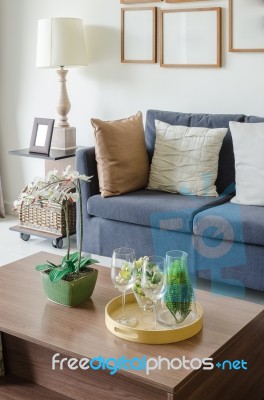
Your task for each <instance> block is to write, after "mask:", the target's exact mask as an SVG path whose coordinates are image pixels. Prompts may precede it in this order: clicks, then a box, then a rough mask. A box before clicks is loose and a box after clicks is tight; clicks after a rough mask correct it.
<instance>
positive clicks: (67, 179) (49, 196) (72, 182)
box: [14, 166, 98, 307]
mask: <svg viewBox="0 0 264 400" xmlns="http://www.w3.org/2000/svg"><path fill="white" fill-rule="evenodd" d="M90 179H91V177H89V176H86V175H80V174H79V173H78V172H77V171H71V170H70V166H69V167H67V168H66V170H65V171H64V172H63V173H62V174H61V175H59V174H58V171H56V170H53V171H50V172H48V174H47V176H46V177H45V178H44V179H40V178H36V179H35V180H34V182H33V183H31V184H30V185H28V186H27V188H26V190H24V191H23V193H22V194H21V195H20V197H19V199H18V200H17V201H15V202H14V208H15V209H16V210H21V208H22V207H31V206H34V205H37V206H38V207H50V206H52V205H54V204H56V205H59V206H60V207H61V208H62V210H63V215H64V217H65V225H66V238H67V252H66V255H65V256H64V257H63V258H62V260H61V262H60V264H57V265H56V264H54V263H52V262H50V261H47V262H46V263H44V264H40V265H37V266H36V270H37V271H40V272H41V280H42V285H43V289H44V291H45V293H46V294H47V297H48V298H49V299H50V300H51V301H54V302H56V303H59V304H63V305H65V306H69V307H72V306H75V305H78V304H80V303H82V302H83V301H85V300H86V299H87V298H89V297H90V296H91V295H92V293H93V290H94V287H95V284H96V280H97V275H98V271H97V270H96V269H94V268H91V267H90V266H91V265H92V264H94V263H97V262H98V261H97V260H93V259H92V258H90V257H85V256H83V255H82V242H83V215H82V204H81V201H82V197H81V181H86V182H89V180H90ZM77 201H79V202H80V205H79V207H78V210H79V212H80V240H79V243H78V251H77V252H74V253H71V252H70V250H71V243H70V230H69V209H70V207H71V205H72V204H73V203H76V202H77Z"/></svg>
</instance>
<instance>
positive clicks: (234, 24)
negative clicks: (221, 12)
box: [229, 0, 264, 52]
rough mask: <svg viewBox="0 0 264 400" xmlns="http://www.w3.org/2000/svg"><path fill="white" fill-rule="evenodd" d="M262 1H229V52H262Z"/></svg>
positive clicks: (263, 12) (263, 29)
mask: <svg viewBox="0 0 264 400" xmlns="http://www.w3.org/2000/svg"><path fill="white" fill-rule="evenodd" d="M263 14H264V3H263V0H254V2H253V1H249V0H229V51H230V52H264V24H263Z"/></svg>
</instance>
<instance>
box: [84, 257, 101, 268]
mask: <svg viewBox="0 0 264 400" xmlns="http://www.w3.org/2000/svg"><path fill="white" fill-rule="evenodd" d="M98 262H99V261H97V260H93V259H92V258H88V257H84V258H82V259H81V263H80V268H84V267H87V265H92V264H95V263H98Z"/></svg>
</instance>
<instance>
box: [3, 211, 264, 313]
mask: <svg viewBox="0 0 264 400" xmlns="http://www.w3.org/2000/svg"><path fill="white" fill-rule="evenodd" d="M16 224H17V219H16V217H14V216H7V217H6V218H4V219H2V218H0V267H1V266H3V265H5V264H8V263H10V262H12V261H15V260H18V259H19V258H23V257H27V256H29V255H31V254H33V253H37V252H39V251H46V252H49V253H55V254H60V255H64V254H65V244H64V247H63V248H62V249H55V248H54V247H53V246H52V244H51V242H50V241H48V240H45V239H41V238H38V237H36V236H31V238H30V239H29V240H28V241H27V242H24V241H23V240H22V239H20V237H19V233H16V232H13V231H10V230H9V227H10V226H12V225H16ZM71 242H72V246H71V247H72V250H73V251H74V250H76V238H75V236H73V237H72V240H71ZM93 257H94V258H96V259H97V260H99V261H100V263H101V264H102V265H106V266H108V267H109V266H110V265H111V259H110V258H107V257H102V256H98V255H93ZM196 287H197V288H199V289H203V290H208V291H210V290H211V287H210V283H209V282H208V281H205V280H200V281H198V282H196ZM242 299H243V300H247V301H253V302H256V303H260V304H263V305H264V292H257V291H254V290H246V292H245V294H243V296H242Z"/></svg>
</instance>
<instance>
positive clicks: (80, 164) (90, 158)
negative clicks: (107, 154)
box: [76, 147, 100, 204]
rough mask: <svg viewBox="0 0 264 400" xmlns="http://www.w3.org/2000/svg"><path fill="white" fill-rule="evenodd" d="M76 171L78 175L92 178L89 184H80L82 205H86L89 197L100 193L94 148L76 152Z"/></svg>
mask: <svg viewBox="0 0 264 400" xmlns="http://www.w3.org/2000/svg"><path fill="white" fill-rule="evenodd" d="M76 170H77V171H78V172H79V173H80V174H84V175H87V176H91V175H92V176H93V177H92V178H91V182H84V181H83V182H82V198H83V203H84V204H86V202H87V200H88V198H89V197H91V196H94V195H95V194H99V193H100V191H99V181H98V173H97V163H96V159H95V148H94V147H85V148H82V149H78V150H77V151H76Z"/></svg>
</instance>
